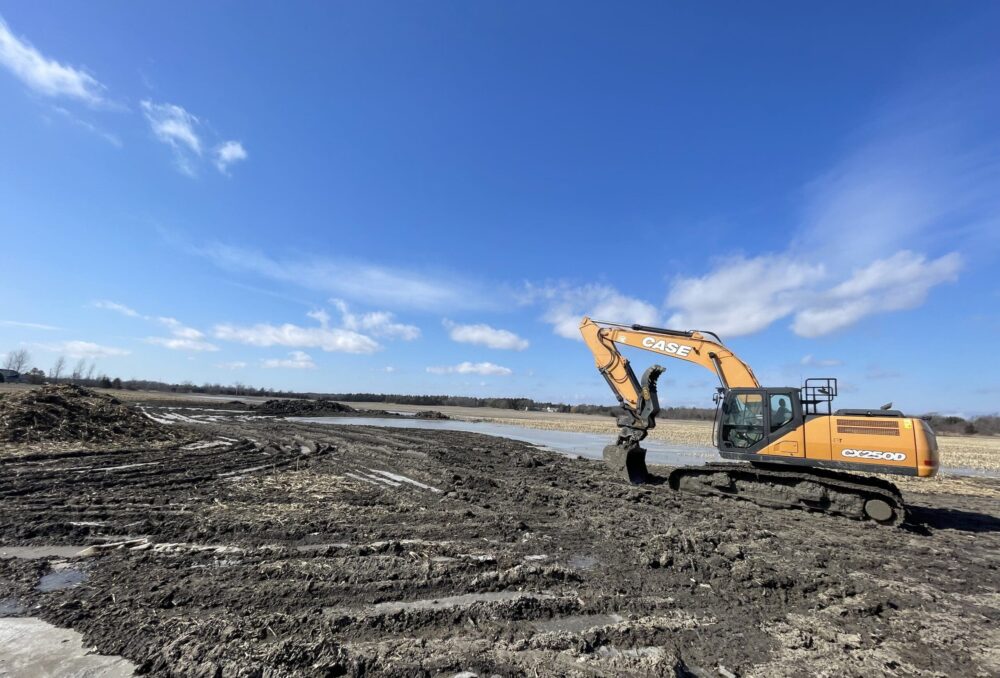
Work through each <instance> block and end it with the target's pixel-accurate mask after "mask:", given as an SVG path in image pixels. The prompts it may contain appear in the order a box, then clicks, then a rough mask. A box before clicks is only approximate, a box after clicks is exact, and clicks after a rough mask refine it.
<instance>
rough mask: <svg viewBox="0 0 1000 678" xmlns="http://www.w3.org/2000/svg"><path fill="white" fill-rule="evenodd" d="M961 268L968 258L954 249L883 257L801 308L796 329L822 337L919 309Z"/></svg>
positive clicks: (794, 327)
mask: <svg viewBox="0 0 1000 678" xmlns="http://www.w3.org/2000/svg"><path fill="white" fill-rule="evenodd" d="M961 267H962V258H961V257H960V256H959V255H958V254H957V253H954V252H952V253H951V254H946V255H945V256H943V257H940V258H939V259H934V260H933V261H928V260H927V258H926V257H924V256H923V255H921V254H916V253H914V252H909V251H903V252H899V253H897V254H895V255H893V256H891V257H889V258H887V259H879V260H877V261H874V262H872V263H871V264H869V265H868V266H866V267H864V268H862V269H859V270H858V271H856V272H855V273H854V275H852V276H851V277H850V278H848V279H847V280H845V281H844V282H842V283H840V284H839V285H837V286H835V287H834V288H833V289H831V290H830V291H829V292H828V293H827V294H825V295H820V296H819V297H818V298H817V299H816V300H815V302H814V303H812V304H810V305H809V306H808V307H806V308H803V309H802V310H801V311H799V312H798V313H797V314H796V315H795V321H794V322H793V323H792V329H793V330H794V331H795V333H796V334H798V335H800V336H803V337H818V336H820V335H823V334H829V333H831V332H835V331H837V330H840V329H843V328H845V327H848V326H850V325H853V324H854V323H856V322H858V321H859V320H861V319H862V318H864V317H865V316H868V315H872V314H875V313H885V312H888V311H901V310H904V309H910V308H916V307H917V306H920V305H921V304H922V303H924V300H925V299H926V298H927V294H928V293H929V292H930V289H931V288H932V287H934V286H936V285H939V284H941V283H945V282H953V281H955V280H956V279H957V278H958V271H959V270H960V269H961Z"/></svg>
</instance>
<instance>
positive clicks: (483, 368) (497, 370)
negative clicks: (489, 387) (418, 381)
mask: <svg viewBox="0 0 1000 678" xmlns="http://www.w3.org/2000/svg"><path fill="white" fill-rule="evenodd" d="M427 372H428V373H430V374H480V375H483V376H499V377H506V376H509V375H511V374H513V373H514V372H513V370H511V369H509V368H506V367H502V366H500V365H495V364H494V363H490V362H485V363H471V362H463V363H459V364H458V365H446V366H440V367H428V368H427Z"/></svg>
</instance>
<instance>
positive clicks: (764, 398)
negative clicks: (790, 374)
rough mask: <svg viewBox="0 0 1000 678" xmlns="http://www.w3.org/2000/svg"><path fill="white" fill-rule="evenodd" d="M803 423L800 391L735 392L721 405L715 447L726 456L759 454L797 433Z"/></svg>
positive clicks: (763, 390)
mask: <svg viewBox="0 0 1000 678" xmlns="http://www.w3.org/2000/svg"><path fill="white" fill-rule="evenodd" d="M802 420H803V411H802V399H801V398H800V395H799V390H798V389H794V388H737V389H732V390H730V391H728V392H726V393H725V394H724V396H723V398H722V402H721V404H720V405H719V410H718V413H717V415H716V421H715V432H716V433H715V444H716V447H718V448H719V450H720V451H722V452H746V453H753V452H757V451H758V450H760V449H761V448H763V447H766V446H767V445H768V444H769V443H770V442H771V441H773V440H777V439H778V438H781V437H783V436H785V435H786V434H787V433H789V432H791V431H793V430H795V428H796V427H798V426H800V425H801V424H802Z"/></svg>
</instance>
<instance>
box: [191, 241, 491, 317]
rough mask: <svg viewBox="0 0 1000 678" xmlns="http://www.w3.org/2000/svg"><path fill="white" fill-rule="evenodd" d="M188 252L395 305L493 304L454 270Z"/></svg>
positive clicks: (215, 249) (229, 250)
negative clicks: (443, 271)
mask: <svg viewBox="0 0 1000 678" xmlns="http://www.w3.org/2000/svg"><path fill="white" fill-rule="evenodd" d="M192 252H193V253H195V254H197V255H199V256H203V257H205V258H207V259H209V260H210V261H212V262H213V263H214V264H215V265H216V266H219V267H220V268H223V269H226V270H230V271H249V272H252V273H255V274H257V275H260V276H263V277H265V278H270V279H271V280H276V281H279V282H284V283H289V284H293V285H298V286H300V287H303V288H306V289H313V290H319V291H322V292H327V293H331V294H335V295H337V296H338V297H342V298H345V299H350V300H355V301H360V302H365V303H368V304H373V305H379V306H382V307H388V308H394V309H400V308H402V309H415V310H424V311H454V310H464V309H481V308H489V307H493V306H497V305H498V304H497V303H496V298H497V296H498V295H497V293H496V291H495V290H485V289H484V288H483V286H481V285H478V284H476V283H474V282H472V281H469V280H463V279H462V278H460V277H458V276H456V275H453V274H443V275H433V274H428V273H418V272H416V271H411V270H406V269H399V268H393V267H389V266H379V265H375V264H371V263H365V262H358V261H349V260H335V259H328V258H319V257H308V256H290V257H281V258H275V257H270V256H267V255H264V254H261V253H259V252H254V251H251V250H245V249H241V248H238V247H231V246H228V245H220V244H212V245H208V246H205V247H200V248H192Z"/></svg>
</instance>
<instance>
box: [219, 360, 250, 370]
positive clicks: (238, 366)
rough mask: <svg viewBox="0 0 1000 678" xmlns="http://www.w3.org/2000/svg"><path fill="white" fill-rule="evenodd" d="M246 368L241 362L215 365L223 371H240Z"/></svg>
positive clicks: (235, 361)
mask: <svg viewBox="0 0 1000 678" xmlns="http://www.w3.org/2000/svg"><path fill="white" fill-rule="evenodd" d="M246 366H247V364H246V363H245V362H243V361H242V360H233V361H231V362H228V363H217V364H216V367H218V368H219V369H223V370H242V369H244V368H245V367H246Z"/></svg>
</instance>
